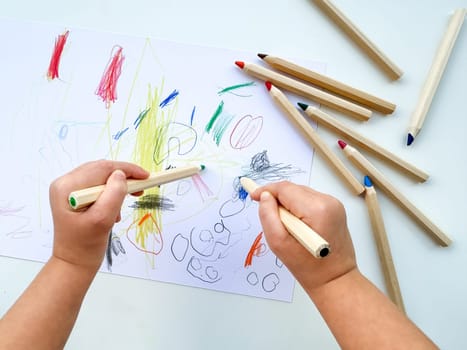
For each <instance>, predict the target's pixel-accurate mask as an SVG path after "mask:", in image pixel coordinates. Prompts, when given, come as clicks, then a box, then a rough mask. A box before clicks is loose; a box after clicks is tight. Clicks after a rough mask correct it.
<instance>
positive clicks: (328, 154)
mask: <svg viewBox="0 0 467 350" xmlns="http://www.w3.org/2000/svg"><path fill="white" fill-rule="evenodd" d="M266 87H267V89H268V90H269V94H270V95H271V96H272V98H273V100H274V102H275V103H276V104H277V105H278V106H279V107H280V108H281V110H282V111H283V112H284V113H285V114H286V115H287V116H288V117H289V120H290V121H291V122H292V123H293V124H294V125H295V126H296V127H298V129H299V130H300V131H301V132H302V134H303V135H304V136H305V138H306V139H307V140H308V141H309V142H310V144H311V145H312V146H313V147H314V149H315V150H316V151H317V152H318V153H319V154H320V155H321V156H322V157H323V158H324V159H325V160H326V161H327V162H328V164H329V165H330V166H331V167H332V168H333V169H334V170H335V171H336V173H337V174H338V175H339V176H340V177H341V179H342V180H344V182H345V183H346V184H347V185H348V187H349V189H350V190H351V191H353V192H354V193H355V194H357V195H359V194H361V193H363V191H364V190H365V188H364V187H363V185H362V184H361V183H360V181H358V180H357V179H356V178H355V177H354V176H353V175H352V173H351V172H350V171H349V170H348V169H347V168H346V167H345V165H344V163H343V162H342V161H341V159H340V158H339V157H337V155H336V154H334V152H332V150H331V149H330V148H329V147H328V146H327V145H326V144H325V143H324V141H323V140H322V139H321V137H320V136H319V135H318V133H317V132H316V131H315V130H314V129H313V128H312V126H311V125H310V123H309V122H308V121H307V120H306V119H305V118H304V117H303V116H302V114H301V113H300V112H299V111H298V110H297V109H296V108H295V107H294V106H293V105H292V103H291V102H290V101H289V99H288V98H287V96H285V94H284V93H283V92H282V91H281V90H279V89H278V88H277V87H275V86H274V85H272V84H271V83H270V82H266Z"/></svg>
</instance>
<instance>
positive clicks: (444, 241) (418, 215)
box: [338, 140, 451, 247]
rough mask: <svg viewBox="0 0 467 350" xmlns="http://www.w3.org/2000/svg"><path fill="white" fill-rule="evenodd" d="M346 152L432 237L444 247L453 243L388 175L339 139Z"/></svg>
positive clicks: (349, 157) (347, 155) (356, 164)
mask: <svg viewBox="0 0 467 350" xmlns="http://www.w3.org/2000/svg"><path fill="white" fill-rule="evenodd" d="M338 143H339V146H340V147H341V149H342V150H343V151H344V154H345V155H346V157H347V158H348V159H350V160H351V161H352V162H353V163H354V165H355V166H356V167H357V168H359V169H360V170H361V171H362V172H364V173H365V174H369V176H370V177H371V180H372V181H373V183H375V184H376V186H378V187H379V188H380V189H381V190H382V191H383V192H384V193H385V194H386V195H387V196H388V197H389V198H390V199H391V200H393V201H394V202H395V203H396V204H397V205H398V206H399V207H401V208H402V209H403V210H404V211H405V212H406V213H407V214H408V215H409V216H410V217H411V218H412V219H414V221H415V222H416V223H417V224H419V225H420V227H422V228H423V229H424V230H425V231H426V232H427V233H428V234H429V235H430V236H431V238H432V239H433V240H434V241H435V242H436V243H438V244H439V245H441V246H443V247H447V246H448V245H449V244H451V239H450V238H449V237H448V236H447V235H446V234H445V233H444V232H443V231H441V229H440V228H438V226H436V225H435V224H434V223H433V222H431V220H430V219H428V218H427V217H426V216H425V215H424V214H423V213H422V212H421V211H420V210H419V209H418V208H417V207H415V205H413V204H412V203H411V202H410V201H409V200H408V199H407V198H406V197H405V196H404V195H403V194H402V193H401V192H399V191H398V190H397V189H396V188H395V187H394V185H392V184H391V183H390V182H389V181H388V180H387V179H386V177H385V176H384V175H383V174H382V173H381V172H380V171H379V170H378V169H376V168H375V167H374V166H373V164H371V163H370V162H369V161H368V160H367V159H366V158H365V157H364V156H363V155H362V154H361V153H360V152H359V151H358V150H357V149H355V148H354V147H352V146H349V145H347V144H346V143H345V142H344V141H342V140H339V141H338Z"/></svg>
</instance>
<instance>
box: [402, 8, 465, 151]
mask: <svg viewBox="0 0 467 350" xmlns="http://www.w3.org/2000/svg"><path fill="white" fill-rule="evenodd" d="M465 14H466V10H465V9H458V10H456V11H455V12H454V14H453V15H452V17H451V20H450V21H449V25H448V28H447V30H446V32H445V34H444V37H443V39H442V40H441V44H440V46H439V48H438V51H437V52H436V55H435V57H434V59H433V63H432V65H431V69H430V71H429V73H428V77H427V79H426V81H425V84H424V85H423V88H422V90H421V93H420V96H419V98H418V102H417V105H416V107H415V111H414V112H413V114H412V118H411V120H410V125H409V131H408V135H407V146H410V145H411V144H412V142H413V141H414V140H415V137H416V136H417V134H418V133H419V132H420V130H421V129H422V126H423V123H424V121H425V117H426V115H427V113H428V110H429V109H430V106H431V102H432V101H433V97H434V96H435V93H436V90H437V89H438V85H439V82H440V81H441V78H442V76H443V73H444V69H445V68H446V65H447V63H448V60H449V56H450V55H451V51H452V48H453V47H454V44H455V42H456V39H457V36H458V34H459V31H460V28H461V27H462V23H463V22H464V17H465Z"/></svg>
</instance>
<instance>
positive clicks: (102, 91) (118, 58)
mask: <svg viewBox="0 0 467 350" xmlns="http://www.w3.org/2000/svg"><path fill="white" fill-rule="evenodd" d="M115 48H116V49H117V52H115V54H114V55H113V57H112V58H111V59H110V60H109V62H108V63H107V66H106V68H105V71H104V75H103V76H102V78H101V81H100V83H99V86H98V87H97V90H96V95H97V96H100V97H101V98H102V101H104V102H105V107H106V108H109V107H110V104H111V103H112V102H115V101H116V100H117V82H118V78H119V77H120V74H121V73H122V64H123V60H124V59H125V56H123V54H122V51H123V48H122V47H120V46H118V45H117V46H115V47H114V49H115ZM114 49H113V50H112V51H114Z"/></svg>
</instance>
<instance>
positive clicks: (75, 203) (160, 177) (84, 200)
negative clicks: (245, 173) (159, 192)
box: [68, 165, 205, 210]
mask: <svg viewBox="0 0 467 350" xmlns="http://www.w3.org/2000/svg"><path fill="white" fill-rule="evenodd" d="M204 169H205V166H204V165H192V166H185V167H178V168H171V169H168V170H163V171H160V172H157V173H152V174H150V175H149V177H148V178H147V179H144V180H134V179H129V180H127V185H128V193H136V192H140V191H143V190H145V189H147V188H151V187H155V186H160V185H163V184H165V183H168V182H172V181H176V180H180V179H183V178H186V177H189V176H192V175H195V174H197V173H199V172H200V171H201V170H204ZM104 188H105V185H98V186H93V187H88V188H84V189H80V190H77V191H73V192H71V193H70V195H69V196H68V202H69V203H70V206H71V208H72V209H74V210H78V209H81V208H84V207H87V206H89V205H91V204H92V203H94V202H95V201H96V200H97V198H98V197H99V195H100V194H101V193H102V192H103V191H104Z"/></svg>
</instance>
